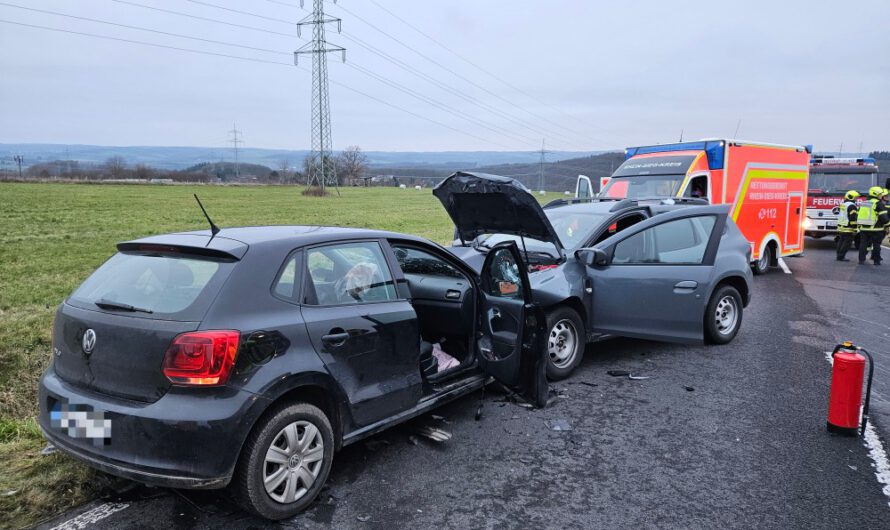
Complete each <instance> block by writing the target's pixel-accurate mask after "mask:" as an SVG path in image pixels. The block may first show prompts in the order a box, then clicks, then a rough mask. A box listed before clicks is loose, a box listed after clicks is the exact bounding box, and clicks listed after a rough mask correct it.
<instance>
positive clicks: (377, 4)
mask: <svg viewBox="0 0 890 530" xmlns="http://www.w3.org/2000/svg"><path fill="white" fill-rule="evenodd" d="M269 1H272V0H269ZM369 1H370V2H371V3H372V4H374V5H376V6H377V7H379V8H380V9H382V10H383V11H386V12H387V13H389V14H390V15H391V16H392V17H394V18H395V19H396V20H398V21H400V22H402V23H403V24H405V25H406V26H408V27H409V28H411V29H413V30H414V31H416V32H417V33H420V34H421V35H423V36H424V37H426V38H427V39H429V40H430V41H432V42H433V43H434V44H436V45H438V46H439V47H441V48H442V49H444V50H445V51H447V52H449V53H451V54H452V55H454V56H455V57H457V58H458V59H460V60H461V61H463V62H465V63H467V64H469V65H470V66H472V67H473V68H475V69H477V70H479V71H480V72H482V73H484V74H486V75H488V76H489V77H491V78H492V79H496V80H497V81H499V82H500V83H501V84H503V85H504V86H507V87H509V88H511V89H513V90H515V91H516V92H519V93H520V94H522V95H524V96H526V97H528V98H530V99H533V100H535V101H537V102H538V103H540V104H542V105H546V106H548V107H550V108H551V109H554V110H556V111H557V112H559V113H560V114H562V115H563V116H566V117H567V118H571V119H573V120H575V121H577V122H578V123H580V124H583V125H585V126H586V125H587V124H585V123H584V122H582V121H581V120H579V119H578V118H576V117H574V116H572V115H571V114H567V113H566V112H565V111H563V110H561V109H559V108H558V107H555V106H553V105H551V104H549V103H547V102H546V101H543V100H541V99H540V98H537V97H535V96H533V95H531V94H529V93H528V92H526V91H524V90H522V89H521V88H518V87H516V86H514V85H512V84H510V83H508V82H507V81H504V80H503V79H502V78H500V77H498V76H497V75H495V74H493V73H492V72H491V70H489V69H487V68H483V67H481V66H479V65H478V64H476V63H474V62H473V61H471V60H469V59H467V58H466V57H464V56H462V55H460V54H459V53H457V52H456V51H454V50H452V49H451V48H450V47H448V46H446V45H445V44H442V43H441V42H439V41H438V40H437V39H435V38H433V37H432V36H430V35H429V34H427V33H426V32H425V31H423V30H422V29H420V28H418V27H417V26H415V25H414V24H411V23H410V22H408V21H407V20H405V19H403V18H402V17H400V16H399V15H397V14H395V13H393V12H392V11H390V10H389V9H387V8H386V7H384V6H382V5H380V4H379V3H378V2H377V1H376V0H369Z"/></svg>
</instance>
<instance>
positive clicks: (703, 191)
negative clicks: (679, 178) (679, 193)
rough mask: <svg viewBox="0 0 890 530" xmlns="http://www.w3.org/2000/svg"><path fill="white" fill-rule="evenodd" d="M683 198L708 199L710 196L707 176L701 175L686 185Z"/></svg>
mask: <svg viewBox="0 0 890 530" xmlns="http://www.w3.org/2000/svg"><path fill="white" fill-rule="evenodd" d="M683 196H684V197H694V198H701V199H707V198H708V196H709V195H708V177H707V176H706V175H699V176H698V177H695V178H693V179H692V180H690V181H689V184H687V185H686V191H684V192H683Z"/></svg>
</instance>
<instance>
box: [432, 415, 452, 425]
mask: <svg viewBox="0 0 890 530" xmlns="http://www.w3.org/2000/svg"><path fill="white" fill-rule="evenodd" d="M430 418H432V419H434V420H436V421H441V422H442V423H444V424H445V425H451V422H450V421H448V420H447V419H445V416H439V415H438V414H432V415H431V416H430Z"/></svg>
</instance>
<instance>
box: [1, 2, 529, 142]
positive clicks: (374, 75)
mask: <svg viewBox="0 0 890 530" xmlns="http://www.w3.org/2000/svg"><path fill="white" fill-rule="evenodd" d="M125 3H130V2H125ZM0 5H4V6H7V7H13V8H18V9H24V10H28V11H35V12H40V13H45V14H50V15H58V16H62V17H67V18H72V19H77V20H85V21H89V22H95V23H98V24H106V25H111V26H117V27H123V28H127V29H133V30H138V31H146V32H151V33H157V34H161V35H167V36H172V37H178V38H183V39H191V40H197V41H202V42H210V43H214V44H221V45H223V46H232V47H237V48H244V49H248V50H255V51H264V52H268V53H276V54H279V55H290V54H289V53H287V52H282V51H279V50H270V49H268V48H257V47H254V46H245V45H241V44H234V43H230V42H224V41H218V40H211V39H204V38H200V37H193V36H190V35H182V34H179V33H171V32H167V31H159V30H154V29H150V28H143V27H139V26H132V25H128V24H119V23H116V22H109V21H106V20H99V19H95V18H89V17H81V16H77V15H70V14H66V13H60V12H57V11H49V10H44V9H36V8H30V7H24V6H19V5H15V4H10V3H7V2H0ZM137 5H138V4H137ZM350 66H353V65H350ZM353 68H355V69H356V70H358V71H360V72H361V73H363V74H365V75H367V76H370V77H372V78H374V79H377V80H378V81H381V82H384V83H386V84H388V85H390V86H391V87H393V88H395V89H397V90H400V91H402V92H405V93H408V94H409V95H414V97H417V98H422V99H423V100H424V101H425V102H427V103H429V104H431V105H433V106H436V107H438V108H440V109H442V110H446V111H448V112H452V113H457V114H459V115H461V116H463V117H464V118H465V119H467V120H468V121H470V122H472V123H476V124H478V125H481V126H482V127H484V128H487V129H489V130H491V131H492V132H495V133H498V134H506V135H507V136H511V133H509V132H506V133H505V132H504V131H505V130H504V129H501V130H496V129H493V128H491V127H489V126H487V125H485V124H484V123H482V122H480V121H479V120H476V119H475V118H473V117H472V116H469V115H468V114H465V113H462V112H460V111H457V110H456V109H453V108H450V107H448V106H447V105H443V104H441V103H439V102H437V101H435V100H433V99H431V98H427V97H425V96H422V95H419V94H418V93H417V92H414V91H412V90H410V89H407V88H405V87H402V86H400V85H398V84H396V83H393V82H391V81H389V80H387V79H385V78H382V77H381V76H379V75H377V74H374V73H373V72H371V71H369V70H367V69H364V68H360V67H357V66H353ZM230 132H231V131H230ZM514 138H517V137H516V136H514ZM520 141H522V140H521V138H520Z"/></svg>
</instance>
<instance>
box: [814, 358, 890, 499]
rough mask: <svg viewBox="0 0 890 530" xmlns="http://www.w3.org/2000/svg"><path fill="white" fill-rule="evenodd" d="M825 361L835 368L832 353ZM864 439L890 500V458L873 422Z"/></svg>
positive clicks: (867, 427) (882, 489)
mask: <svg viewBox="0 0 890 530" xmlns="http://www.w3.org/2000/svg"><path fill="white" fill-rule="evenodd" d="M825 360H826V361H828V363H829V364H830V365H832V366H834V358H833V357H832V356H831V352H830V351H827V352H825ZM864 439H865V441H864V442H863V444H862V445H864V446H865V447H866V448H867V449H868V457H869V458H871V460H872V462H873V464H872V467H873V468H875V478H877V479H878V483H879V484H882V485H883V488H881V492H882V493H883V494H884V496H885V497H887V498H890V458H887V451H885V450H884V444H883V443H882V442H881V437H880V436H878V431H877V430H876V429H875V424H874V423H873V422H869V423H868V425H866V426H865V436H864ZM887 505H888V506H890V502H887Z"/></svg>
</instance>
